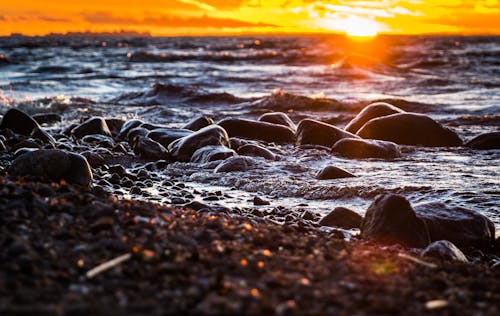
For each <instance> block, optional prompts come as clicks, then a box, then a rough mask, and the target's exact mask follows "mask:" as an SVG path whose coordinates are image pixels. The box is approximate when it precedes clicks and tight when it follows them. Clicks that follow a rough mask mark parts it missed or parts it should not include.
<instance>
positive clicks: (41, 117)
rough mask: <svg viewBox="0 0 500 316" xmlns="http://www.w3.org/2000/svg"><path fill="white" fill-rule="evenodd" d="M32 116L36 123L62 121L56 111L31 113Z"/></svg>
mask: <svg viewBox="0 0 500 316" xmlns="http://www.w3.org/2000/svg"><path fill="white" fill-rule="evenodd" d="M32 118H33V119H34V120H35V121H36V122H37V123H38V124H53V123H59V122H62V116H61V115H59V114H57V113H38V114H33V116H32Z"/></svg>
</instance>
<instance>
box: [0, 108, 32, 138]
mask: <svg viewBox="0 0 500 316" xmlns="http://www.w3.org/2000/svg"><path fill="white" fill-rule="evenodd" d="M37 127H38V128H40V125H38V123H37V122H36V121H35V120H34V119H33V118H31V117H30V116H29V115H28V114H26V113H24V112H23V111H20V110H18V109H10V110H8V111H7V112H6V113H5V115H4V116H3V118H2V122H1V123H0V130H2V129H7V128H8V129H10V130H11V131H13V132H14V133H17V134H21V135H24V136H29V135H30V134H31V132H32V131H33V129H35V128H37Z"/></svg>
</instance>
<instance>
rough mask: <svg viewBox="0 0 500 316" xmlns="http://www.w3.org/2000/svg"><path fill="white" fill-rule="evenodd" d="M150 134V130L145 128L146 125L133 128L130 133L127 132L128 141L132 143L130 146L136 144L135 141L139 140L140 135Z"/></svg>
mask: <svg viewBox="0 0 500 316" xmlns="http://www.w3.org/2000/svg"><path fill="white" fill-rule="evenodd" d="M148 134H149V130H147V129H145V128H144V127H142V126H140V127H135V128H132V129H131V130H130V131H129V132H128V134H127V137H126V138H127V139H128V142H129V144H130V146H132V147H133V146H134V144H135V142H136V141H137V139H138V138H139V137H147V136H148Z"/></svg>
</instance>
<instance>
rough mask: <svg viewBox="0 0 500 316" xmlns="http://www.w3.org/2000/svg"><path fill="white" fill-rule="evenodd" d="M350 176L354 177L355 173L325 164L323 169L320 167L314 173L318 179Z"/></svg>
mask: <svg viewBox="0 0 500 316" xmlns="http://www.w3.org/2000/svg"><path fill="white" fill-rule="evenodd" d="M352 177H355V175H353V174H352V173H350V172H348V171H345V170H344V169H341V168H339V167H335V166H326V167H324V168H323V169H321V170H320V171H319V172H318V174H317V175H316V179H318V180H330V179H339V178H352Z"/></svg>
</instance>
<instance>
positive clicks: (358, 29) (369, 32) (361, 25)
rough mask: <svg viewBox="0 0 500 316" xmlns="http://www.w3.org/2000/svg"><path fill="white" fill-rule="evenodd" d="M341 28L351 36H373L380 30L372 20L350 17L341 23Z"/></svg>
mask: <svg viewBox="0 0 500 316" xmlns="http://www.w3.org/2000/svg"><path fill="white" fill-rule="evenodd" d="M341 29H342V30H343V31H344V32H345V33H346V35H347V36H349V37H355V38H371V37H375V36H376V35H377V33H378V31H379V26H378V24H377V23H376V22H374V21H372V20H367V19H362V18H357V17H350V18H348V19H346V20H344V21H343V22H342V23H341Z"/></svg>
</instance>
